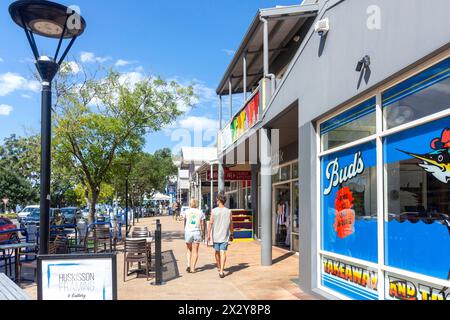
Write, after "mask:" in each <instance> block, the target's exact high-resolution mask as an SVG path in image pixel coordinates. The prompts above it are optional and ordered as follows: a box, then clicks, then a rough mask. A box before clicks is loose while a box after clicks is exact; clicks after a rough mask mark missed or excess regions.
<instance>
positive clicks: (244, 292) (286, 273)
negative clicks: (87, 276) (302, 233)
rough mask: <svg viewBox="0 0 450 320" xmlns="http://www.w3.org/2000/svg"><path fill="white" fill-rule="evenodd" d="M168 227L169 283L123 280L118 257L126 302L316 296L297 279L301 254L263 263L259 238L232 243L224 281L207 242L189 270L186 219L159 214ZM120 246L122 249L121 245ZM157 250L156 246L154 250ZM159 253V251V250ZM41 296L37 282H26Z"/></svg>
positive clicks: (148, 222) (151, 223) (278, 254)
mask: <svg viewBox="0 0 450 320" xmlns="http://www.w3.org/2000/svg"><path fill="white" fill-rule="evenodd" d="M156 219H157V218H146V219H141V220H140V223H139V224H136V225H139V226H148V227H149V229H150V230H155V222H156ZM158 219H160V220H161V224H162V230H163V244H162V248H163V252H164V253H163V256H164V258H163V264H164V270H165V271H164V277H163V279H164V281H166V283H165V284H164V285H162V286H153V285H151V282H153V281H154V279H153V276H154V274H151V275H152V278H150V280H149V281H147V280H146V278H144V277H139V278H137V277H136V275H130V276H129V277H128V278H127V281H126V282H125V283H124V282H123V253H119V254H118V257H117V264H118V275H117V276H118V281H117V283H118V297H119V299H120V300H312V299H315V297H313V296H311V295H308V294H305V293H303V292H302V291H301V290H300V289H299V287H298V286H297V285H296V284H295V283H294V282H293V281H292V280H294V279H297V278H298V272H299V271H298V269H299V257H298V255H297V254H293V253H290V252H287V251H284V250H281V249H278V248H274V249H273V259H274V261H275V262H276V263H275V264H274V265H273V266H271V267H261V266H260V245H259V242H258V241H254V242H247V243H232V244H231V245H230V248H229V254H228V262H227V268H226V270H225V271H226V273H227V272H228V273H229V275H228V276H227V277H225V278H224V279H220V278H219V275H218V271H217V269H216V267H215V260H214V251H213V249H212V248H210V247H207V246H206V245H204V244H202V245H201V246H200V251H199V262H198V265H197V269H198V270H197V273H195V274H189V273H187V272H186V266H187V262H186V251H185V243H184V233H183V223H182V222H178V221H174V220H173V219H172V217H159V218H158ZM119 248H120V247H119ZM153 251H154V248H153ZM153 253H154V252H153ZM25 287H26V288H25V290H26V291H27V292H28V293H29V294H30V295H31V296H32V297H34V298H36V286H35V285H25Z"/></svg>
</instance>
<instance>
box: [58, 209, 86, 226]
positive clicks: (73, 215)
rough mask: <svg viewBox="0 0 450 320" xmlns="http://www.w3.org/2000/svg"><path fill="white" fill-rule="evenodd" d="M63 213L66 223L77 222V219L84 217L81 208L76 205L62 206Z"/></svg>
mask: <svg viewBox="0 0 450 320" xmlns="http://www.w3.org/2000/svg"><path fill="white" fill-rule="evenodd" d="M61 213H62V216H63V219H64V223H65V224H77V220H78V219H79V218H81V217H82V213H81V210H80V209H78V208H76V207H67V208H62V209H61Z"/></svg>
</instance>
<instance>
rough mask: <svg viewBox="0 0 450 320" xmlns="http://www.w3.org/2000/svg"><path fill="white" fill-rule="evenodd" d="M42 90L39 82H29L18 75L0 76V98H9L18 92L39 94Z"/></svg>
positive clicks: (7, 74)
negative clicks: (11, 94) (8, 96)
mask: <svg viewBox="0 0 450 320" xmlns="http://www.w3.org/2000/svg"><path fill="white" fill-rule="evenodd" d="M40 88H41V85H40V83H39V81H36V80H27V79H25V78H24V77H22V76H21V75H19V74H17V73H11V72H7V73H2V74H0V97H1V96H7V95H8V94H10V93H12V92H14V91H16V90H23V91H33V92H38V91H39V90H40Z"/></svg>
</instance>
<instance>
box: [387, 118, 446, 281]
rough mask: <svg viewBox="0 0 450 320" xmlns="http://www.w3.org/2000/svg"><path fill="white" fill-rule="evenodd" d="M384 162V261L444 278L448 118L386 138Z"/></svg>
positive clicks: (391, 264) (398, 266)
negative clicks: (385, 213)
mask: <svg viewBox="0 0 450 320" xmlns="http://www.w3.org/2000/svg"><path fill="white" fill-rule="evenodd" d="M385 166H386V177H387V179H386V194H387V210H388V212H387V217H386V218H387V219H386V220H387V221H386V226H385V233H386V264H387V265H390V266H394V267H397V268H401V269H405V270H408V271H413V272H417V273H421V274H425V275H428V276H432V277H436V278H441V279H445V280H447V279H448V278H449V276H450V117H447V118H444V119H441V120H439V121H435V122H431V123H428V124H426V125H423V126H420V127H416V128H413V129H411V130H407V131H403V132H401V133H399V134H395V135H393V136H389V137H387V138H386V141H385ZM405 248H408V250H405Z"/></svg>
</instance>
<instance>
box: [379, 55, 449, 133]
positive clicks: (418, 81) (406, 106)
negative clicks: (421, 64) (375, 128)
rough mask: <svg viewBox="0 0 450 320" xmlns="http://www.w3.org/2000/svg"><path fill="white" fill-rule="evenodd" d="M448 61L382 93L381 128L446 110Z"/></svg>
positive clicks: (389, 127)
mask: <svg viewBox="0 0 450 320" xmlns="http://www.w3.org/2000/svg"><path fill="white" fill-rule="evenodd" d="M449 92H450V58H447V59H445V60H444V61H442V62H440V63H438V64H436V65H434V66H433V67H431V68H429V69H427V70H426V71H424V72H421V73H419V74H418V75H416V76H414V77H412V78H409V79H408V80H405V81H403V82H401V83H400V84H398V85H396V86H395V87H392V88H391V89H389V90H387V91H385V92H384V93H383V107H384V110H385V118H386V120H385V122H386V123H385V127H386V128H387V129H391V128H394V127H397V126H399V125H402V124H405V123H408V122H410V121H413V120H417V119H420V118H423V117H425V116H428V115H431V114H433V113H437V112H439V111H442V110H445V109H447V108H449V107H450V100H449Z"/></svg>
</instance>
